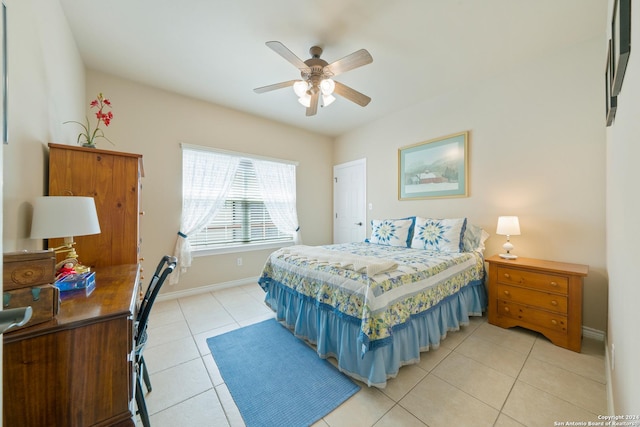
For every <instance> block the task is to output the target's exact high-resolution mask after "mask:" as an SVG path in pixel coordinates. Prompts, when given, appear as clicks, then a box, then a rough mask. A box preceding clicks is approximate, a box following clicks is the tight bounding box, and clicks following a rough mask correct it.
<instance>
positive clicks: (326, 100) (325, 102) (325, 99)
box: [322, 95, 336, 107]
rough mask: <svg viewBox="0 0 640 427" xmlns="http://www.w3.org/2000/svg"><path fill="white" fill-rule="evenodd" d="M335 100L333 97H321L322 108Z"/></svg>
mask: <svg viewBox="0 0 640 427" xmlns="http://www.w3.org/2000/svg"><path fill="white" fill-rule="evenodd" d="M335 100H336V97H335V96H333V95H322V106H323V107H326V106H328V105H331V104H333V101H335Z"/></svg>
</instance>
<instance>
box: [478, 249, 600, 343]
mask: <svg viewBox="0 0 640 427" xmlns="http://www.w3.org/2000/svg"><path fill="white" fill-rule="evenodd" d="M486 261H487V263H488V264H489V316H488V317H489V323H491V324H493V325H497V326H501V327H503V328H510V327H513V326H521V327H524V328H527V329H531V330H534V331H537V332H540V333H541V334H543V335H544V336H545V337H547V338H548V339H549V340H551V342H552V343H554V344H556V345H558V346H561V347H565V348H568V349H569V350H573V351H577V352H580V349H581V345H582V282H583V278H584V277H585V276H586V275H587V274H588V272H589V267H588V266H586V265H582V264H570V263H565V262H554V261H544V260H538V259H532V258H517V259H515V260H507V259H503V258H500V257H499V256H498V255H494V256H492V257H490V258H487V259H486Z"/></svg>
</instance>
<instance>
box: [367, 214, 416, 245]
mask: <svg viewBox="0 0 640 427" xmlns="http://www.w3.org/2000/svg"><path fill="white" fill-rule="evenodd" d="M412 231H413V218H404V219H383V220H380V219H372V220H371V238H370V239H369V242H370V243H375V244H377V245H386V246H402V247H405V248H407V247H409V244H410V243H411V234H412Z"/></svg>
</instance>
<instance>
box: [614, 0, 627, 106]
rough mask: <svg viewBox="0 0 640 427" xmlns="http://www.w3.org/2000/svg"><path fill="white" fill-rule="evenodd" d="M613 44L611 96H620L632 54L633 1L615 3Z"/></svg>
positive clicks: (616, 0)
mask: <svg viewBox="0 0 640 427" xmlns="http://www.w3.org/2000/svg"><path fill="white" fill-rule="evenodd" d="M611 44H612V45H611V55H612V62H613V64H612V67H613V68H612V69H611V73H612V76H613V78H612V81H611V96H618V95H619V94H620V91H621V90H622V81H623V80H624V73H625V71H626V70H627V63H628V62H629V54H630V53H631V0H614V2H613V15H612V19H611Z"/></svg>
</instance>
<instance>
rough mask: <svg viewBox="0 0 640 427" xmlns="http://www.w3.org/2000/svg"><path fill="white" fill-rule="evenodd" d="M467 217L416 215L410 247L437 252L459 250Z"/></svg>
mask: <svg viewBox="0 0 640 427" xmlns="http://www.w3.org/2000/svg"><path fill="white" fill-rule="evenodd" d="M466 225H467V218H447V219H433V218H420V217H416V225H415V231H414V233H413V239H412V240H411V247H412V248H416V249H426V250H429V251H437V252H460V251H462V248H463V241H462V236H464V231H465V228H466Z"/></svg>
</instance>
